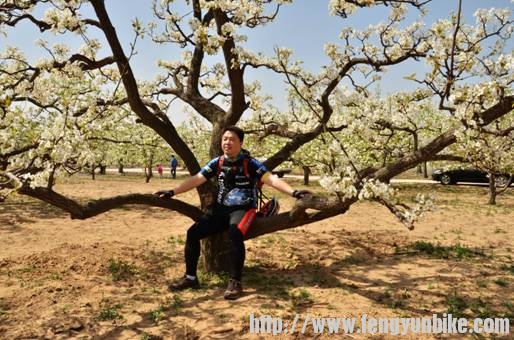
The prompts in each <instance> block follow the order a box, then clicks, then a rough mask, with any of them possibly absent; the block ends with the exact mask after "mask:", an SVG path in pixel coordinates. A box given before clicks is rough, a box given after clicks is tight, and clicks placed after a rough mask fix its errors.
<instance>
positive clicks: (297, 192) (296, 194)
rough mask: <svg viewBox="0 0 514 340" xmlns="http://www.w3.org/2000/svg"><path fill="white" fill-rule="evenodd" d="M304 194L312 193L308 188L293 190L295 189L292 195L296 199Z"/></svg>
mask: <svg viewBox="0 0 514 340" xmlns="http://www.w3.org/2000/svg"><path fill="white" fill-rule="evenodd" d="M306 195H312V192H310V191H309V190H295V191H293V197H294V198H296V199H302V198H304V197H305V196H306Z"/></svg>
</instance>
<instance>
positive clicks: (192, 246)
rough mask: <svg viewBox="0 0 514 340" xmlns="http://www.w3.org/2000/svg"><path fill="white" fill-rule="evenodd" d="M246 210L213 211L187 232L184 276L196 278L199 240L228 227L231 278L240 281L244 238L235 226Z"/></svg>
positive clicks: (243, 255) (243, 259) (243, 256)
mask: <svg viewBox="0 0 514 340" xmlns="http://www.w3.org/2000/svg"><path fill="white" fill-rule="evenodd" d="M246 211H247V210H244V209H240V210H233V211H230V210H228V211H227V210H225V209H218V210H216V209H214V211H213V213H212V214H210V215H204V216H202V217H201V218H200V220H198V222H196V223H195V224H193V225H192V226H191V227H190V228H189V229H188V230H187V239H186V247H185V257H186V274H187V275H193V276H196V268H197V265H198V259H199V258H200V240H201V239H203V238H206V237H208V236H211V235H214V234H218V233H221V232H223V231H225V230H226V229H227V227H228V234H229V238H230V242H231V249H230V255H231V260H232V266H231V270H230V275H231V278H233V279H236V280H238V281H241V275H242V273H243V265H244V261H245V245H244V236H243V234H242V233H241V231H240V230H239V229H238V228H237V225H238V224H239V222H240V221H241V219H242V218H243V216H244V215H245V213H246Z"/></svg>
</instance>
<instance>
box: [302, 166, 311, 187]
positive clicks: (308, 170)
mask: <svg viewBox="0 0 514 340" xmlns="http://www.w3.org/2000/svg"><path fill="white" fill-rule="evenodd" d="M302 169H303V184H304V185H309V175H310V174H311V168H310V167H308V166H305V165H304V166H302Z"/></svg>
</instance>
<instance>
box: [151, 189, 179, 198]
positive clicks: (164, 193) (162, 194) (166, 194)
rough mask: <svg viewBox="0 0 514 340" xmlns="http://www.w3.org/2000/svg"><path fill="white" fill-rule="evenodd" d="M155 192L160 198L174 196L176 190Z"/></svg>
mask: <svg viewBox="0 0 514 340" xmlns="http://www.w3.org/2000/svg"><path fill="white" fill-rule="evenodd" d="M153 194H154V195H157V196H159V198H172V197H173V196H174V195H175V191H173V190H159V191H157V192H154V193H153Z"/></svg>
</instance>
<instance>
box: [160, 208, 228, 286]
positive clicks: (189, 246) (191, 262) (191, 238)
mask: <svg viewBox="0 0 514 340" xmlns="http://www.w3.org/2000/svg"><path fill="white" fill-rule="evenodd" d="M223 227H224V223H223V220H222V218H221V217H220V216H216V217H213V216H212V215H204V216H202V217H201V218H200V219H199V220H198V222H196V223H194V224H193V225H192V226H191V227H190V228H189V229H188V230H187V237H186V245H185V249H184V256H185V261H186V275H185V276H184V277H183V278H182V279H181V280H179V281H178V282H176V283H175V284H171V285H170V286H169V288H170V289H171V290H182V289H185V288H190V287H198V284H199V283H198V279H197V278H196V269H197V266H198V259H199V258H200V249H201V248H200V240H201V239H203V238H205V237H208V236H211V235H214V234H216V233H219V232H221V231H223Z"/></svg>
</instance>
